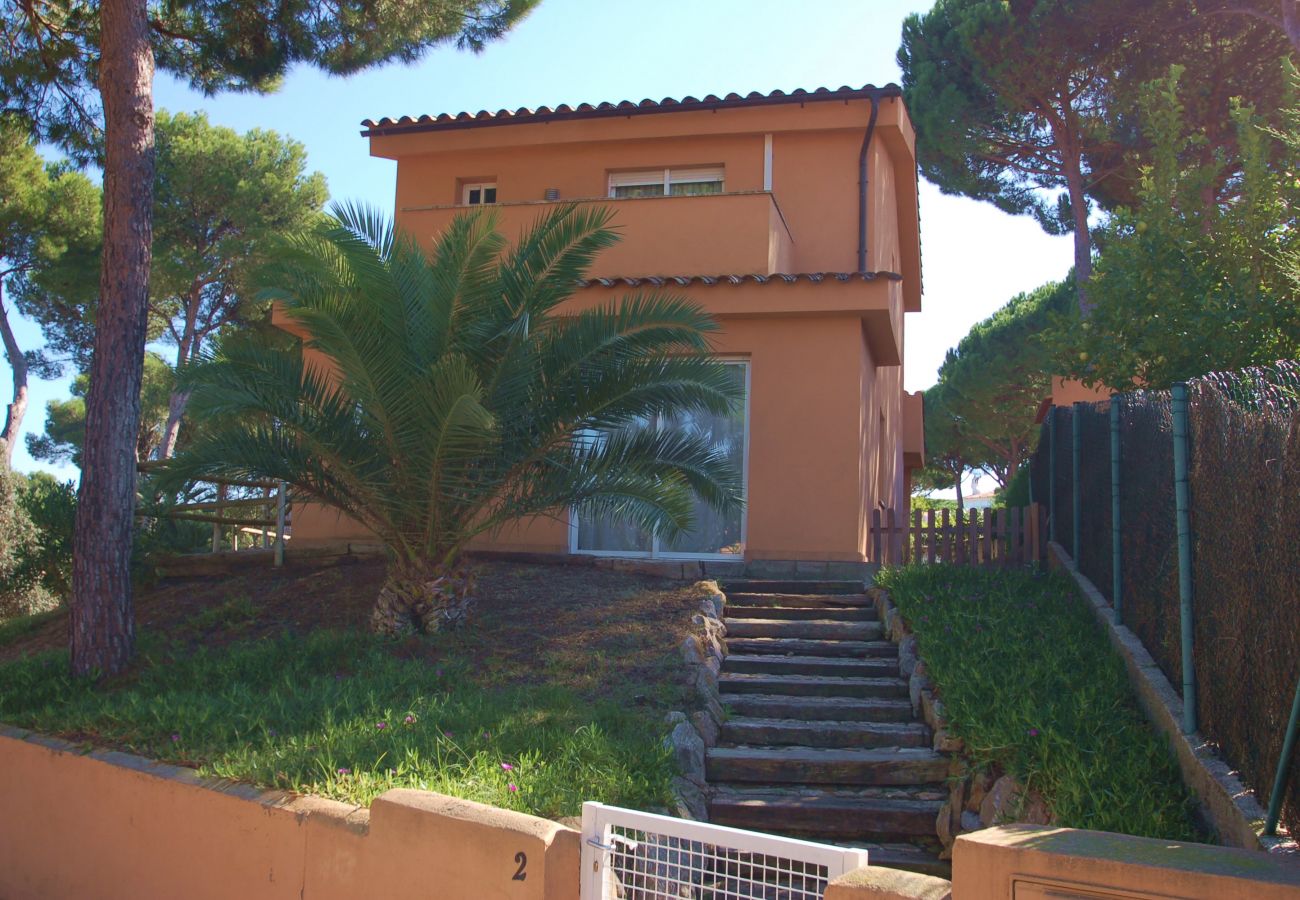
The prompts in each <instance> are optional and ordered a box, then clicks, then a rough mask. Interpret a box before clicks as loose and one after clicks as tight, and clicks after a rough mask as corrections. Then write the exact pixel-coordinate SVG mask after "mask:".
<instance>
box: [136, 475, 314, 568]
mask: <svg viewBox="0 0 1300 900" xmlns="http://www.w3.org/2000/svg"><path fill="white" fill-rule="evenodd" d="M162 465H163V463H162V462H159V461H156V460H150V461H147V462H141V463H139V464H138V466H137V468H138V470H139V471H140V472H141V473H146V474H147V473H148V472H150V471H154V470H156V469H158V468H159V467H160V466H162ZM202 484H210V485H212V487H213V490H214V492H215V494H216V497H215V499H213V500H202V501H199V502H195V503H178V504H175V505H173V506H170V507H168V508H167V511H166V517H167V518H169V519H174V520H176V521H180V522H209V523H211V524H212V552H213V553H217V552H219V551H220V550H221V549H222V545H223V543H224V541H225V534H226V530H227V529H230V548H231V549H232V550H239V544H240V536H241V535H243V536H245V537H246V538H247V539H248V542H249V544H248V546H250V547H256V546H257V543H258V540H259V539H260V541H261V545H262V547H263V548H265V549H274V551H275V565H277V566H280V565H283V564H284V543H285V540H286V538H287V537H288V535H289V529H290V528H291V527H292V526H291V521H290V517H289V492H288V489H287V487H286V485H285V483H284V482H283V481H261V480H253V481H239V480H235V479H214V480H211V481H206V482H202ZM232 488H234V489H236V490H238V491H240V492H241V493H242V494H243V495H242V496H234V497H232V496H230V494H231V489H232ZM249 491H261V492H262V495H261V496H256V495H253V496H249V495H248V494H247V492H249ZM137 515H142V513H137ZM272 536H274V538H273V537H272Z"/></svg>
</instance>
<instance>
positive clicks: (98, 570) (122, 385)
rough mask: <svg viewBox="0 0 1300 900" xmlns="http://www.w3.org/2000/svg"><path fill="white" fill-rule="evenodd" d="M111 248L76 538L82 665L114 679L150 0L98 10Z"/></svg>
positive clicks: (113, 2)
mask: <svg viewBox="0 0 1300 900" xmlns="http://www.w3.org/2000/svg"><path fill="white" fill-rule="evenodd" d="M100 28H101V38H100V63H99V90H100V96H101V98H102V100H103V104H104V123H105V129H104V152H105V162H104V251H103V267H102V269H101V271H100V299H99V310H98V316H97V319H96V325H95V344H94V355H93V356H92V358H91V367H90V392H89V395H88V396H87V398H86V444H85V450H84V452H83V455H82V466H81V488H80V490H79V491H78V494H77V526H76V534H75V538H74V541H73V565H72V602H71V617H70V630H71V645H72V671H73V673H74V674H79V675H85V674H91V673H98V674H101V675H114V674H116V673H118V672H120V671H122V670H123V669H124V668H125V667H126V665H127V663H128V662H129V661H130V658H131V653H132V650H133V649H134V643H135V622H134V617H133V614H132V609H131V573H130V562H131V536H132V525H133V519H134V514H135V482H136V478H135V474H136V473H135V452H136V432H137V431H138V430H139V424H140V380H141V373H142V371H143V368H144V346H145V324H146V311H147V302H148V287H149V265H150V259H151V256H150V248H151V244H152V240H153V181H154V134H153V128H154V113H153V73H154V59H153V50H152V48H151V47H150V45H149V24H148V18H147V7H146V3H145V0H104V2H103V4H102V6H101V7H100Z"/></svg>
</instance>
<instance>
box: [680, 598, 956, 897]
mask: <svg viewBox="0 0 1300 900" xmlns="http://www.w3.org/2000/svg"><path fill="white" fill-rule="evenodd" d="M805 591H815V593H811V592H808V593H805ZM726 594H727V605H726V611H725V616H726V619H725V621H726V626H727V636H726V650H727V653H726V656H725V658H724V660H723V663H722V672H721V674H720V676H719V677H718V688H719V692H720V694H721V700H722V705H723V707H724V709H725V710H726V711H727V713H728V718H727V721H726V722H725V723H724V724H723V725H722V729H721V732H720V735H719V739H718V742H717V744H716V746H714V747H712V748H711V749H709V750H708V752H707V755H706V760H705V771H706V776H707V778H708V782H709V787H710V801H709V820H710V821H712V822H716V823H718V824H721V825H733V826H736V827H738V828H749V829H753V830H757V831H766V832H770V833H776V834H786V835H790V836H794V837H805V838H809V839H813V840H821V841H827V842H831V843H839V844H846V845H852V846H859V847H866V848H867V849H868V851H869V856H870V859H871V862H872V864H873V865H884V866H892V867H895V868H903V869H911V870H914V871H920V872H926V873H928V874H938V875H946V874H947V873H948V871H949V867H948V864H947V863H946V862H943V861H941V860H940V859H939V858H938V855H939V851H940V849H941V847H940V843H939V840H938V837H937V829H936V819H937V817H938V815H939V813H940V810H941V808H942V807H943V803H944V801H945V800H946V799H947V798H948V787H947V785H946V784H945V779H946V778H947V777H948V772H949V760H948V757H946V756H945V755H943V754H941V753H936V752H935V751H934V750H932V749H931V745H932V742H933V735H932V734H931V731H930V728H929V727H928V726H927V725H925V724H924V722H922V721H921V720H920V718H919V717H918V716H917V715H916V714H915V713H914V711H913V707H912V703H911V701H910V699H909V697H908V684H907V681H906V680H904V679H903V678H902V677H901V675H900V672H899V668H898V647H897V646H896V645H895V644H893V643H891V642H890V641H888V640H886V639H885V636H884V634H883V633H882V626H881V623H880V621H879V619H878V617H877V613H876V607H875V605H874V603H873V602H872V600H871V599H870V598H869V597H867V596H866V595H865V594H864V593H862V584H861V582H830V583H827V582H820V583H815V584H810V585H809V584H802V583H799V582H733V583H731V584H730V585H728V588H727V590H726Z"/></svg>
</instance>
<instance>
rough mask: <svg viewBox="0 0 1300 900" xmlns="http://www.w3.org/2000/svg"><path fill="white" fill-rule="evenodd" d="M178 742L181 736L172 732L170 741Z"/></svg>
mask: <svg viewBox="0 0 1300 900" xmlns="http://www.w3.org/2000/svg"><path fill="white" fill-rule="evenodd" d="M180 742H181V736H180V735H179V734H173V735H172V743H173V744H179V743H180Z"/></svg>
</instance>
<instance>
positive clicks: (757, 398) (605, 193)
mask: <svg viewBox="0 0 1300 900" xmlns="http://www.w3.org/2000/svg"><path fill="white" fill-rule="evenodd" d="M363 125H364V128H365V130H364V131H363V132H362V134H363V136H365V137H367V138H369V140H370V152H371V154H372V155H374V156H380V157H385V158H388V159H393V160H396V161H397V196H396V219H397V224H398V226H399V227H401V228H402V229H405V230H406V231H408V232H410V233H411V234H413V235H415V236H416V238H417V239H418V240H420V241H422V242H426V243H428V244H430V245H431V244H432V241H433V239H434V236H435V235H436V234H438V233H439V231H440V230H441V229H443V228H445V227H446V226H447V224H448V223H449V222H450V220H451V219H452V217H453V216H456V215H457V214H459V213H462V212H464V211H465V210H466V209H472V208H475V207H479V206H483V205H488V204H490V205H492V206H494V207H495V208H496V210H497V212H498V215H499V217H500V223H501V227H502V229H503V232H504V234H505V235H506V236H507V238H512V237H513V236H515V235H517V234H518V233H519V231H520V230H521V229H522V228H523V227H525V226H526V225H527V224H528V223H530V222H531V221H532V220H533V219H535V218H536V217H537V215H538V214H539V213H540V212H541V211H543V210H544V209H546V208H547V207H548V206H549V205H551V204H555V203H573V202H577V203H598V204H601V205H603V206H606V207H609V208H610V209H611V210H612V211H613V213H614V224H615V225H616V226H617V227H619V228H620V229H621V231H622V234H623V240H622V242H621V243H620V244H619V245H617V246H616V247H614V248H613V249H611V250H609V251H607V252H606V253H604V254H603V255H602V256H601V257H600V258H599V259H598V260H597V262H596V265H595V268H594V270H593V271H592V272H591V273H590V276H591V277H590V279H589V280H587V281H586V282H585V283H583V284H581V285H575V288H574V294H573V297H572V298H571V299H570V300H568V301H566V303H567V307H568V308H569V309H571V310H574V311H577V310H580V309H583V308H585V307H590V306H592V305H596V304H602V303H606V302H607V301H609V300H610V299H611V298H613V297H617V296H619V295H622V294H625V293H629V292H631V291H634V290H636V289H639V288H646V287H664V288H668V289H671V290H672V291H674V292H677V293H681V294H685V295H687V296H689V297H691V298H692V299H694V300H695V301H697V302H698V303H700V304H701V305H702V306H704V307H705V308H706V309H707V310H709V311H710V312H711V313H712V314H713V315H714V316H716V317H717V318H718V320H719V321H720V323H721V326H722V330H721V334H720V336H719V337H718V339H717V341H716V346H717V353H718V356H719V358H721V359H722V360H725V361H726V362H727V364H728V365H730V366H732V367H733V371H734V373H735V378H736V379H737V381H738V382H739V383H741V384H742V385H743V386H744V388H745V393H746V397H747V402H746V404H745V406H744V408H743V409H740V410H737V411H736V413H735V414H734V415H732V416H730V417H726V418H707V417H695V418H692V419H691V420H690V421H677V422H666V423H660V424H661V427H687V428H693V429H703V430H704V431H705V432H706V433H708V434H710V435H712V437H713V439H714V440H716V441H718V442H719V444H720V445H723V446H725V447H726V448H727V449H728V452H730V453H731V454H732V455H733V457H734V458H735V460H736V463H737V464H738V465H739V466H740V467H741V468H742V470H743V471H744V475H745V485H746V488H745V490H746V508H745V509H744V511H743V512H738V513H736V514H734V515H731V516H726V517H723V516H718V515H716V514H713V513H712V512H710V511H708V510H702V515H701V522H700V527H699V528H697V529H696V531H695V532H693V533H692V534H691V535H688V536H686V537H685V538H683V539H680V540H677V541H675V542H672V543H668V542H665V541H659V540H656V539H653V538H651V537H649V536H647V535H643V534H640V533H637V532H636V531H635V530H634V529H632V528H630V527H628V526H626V525H624V524H622V523H620V522H612V521H602V520H594V519H593V520H589V519H587V518H584V517H582V516H577V515H573V514H570V513H568V512H565V511H558V512H557V514H556V515H555V516H554V517H550V518H538V519H533V520H528V521H523V522H520V523H518V524H517V525H516V526H513V527H511V528H508V529H507V530H505V531H504V532H502V533H500V534H498V535H496V536H495V537H494V538H493V539H492V540H491V541H488V542H485V543H484V545H483V546H484V547H485V548H491V549H496V550H502V551H524V552H532V553H577V554H601V555H611V556H641V557H683V558H689V559H701V560H707V561H719V562H727V561H731V562H737V561H740V560H744V561H745V562H746V563H747V564H748V567H749V569H750V570H751V571H759V570H762V571H766V572H771V573H776V572H781V571H783V572H788V573H790V574H793V573H794V571H795V568H796V565H795V564H801V565H799V566H798V568H799V570H800V572H805V571H806V572H822V573H826V572H828V571H833V572H849V571H852V572H857V571H859V570H860V568H861V566H862V564H863V563H865V562H867V561H868V553H869V544H870V541H869V522H870V513H871V511H872V510H874V509H888V508H894V509H905V508H906V504H907V498H908V494H909V491H908V483H909V473H910V471H911V469H913V468H915V467H917V466H919V465H920V464H921V461H922V460H921V452H922V448H921V446H920V440H921V438H920V435H921V433H922V432H921V422H920V415H921V408H920V402H919V396H918V397H916V398H908V399H907V400H906V401H905V399H904V391H903V369H902V366H903V330H904V321H905V317H906V314H907V313H909V312H916V311H918V310H920V308H921V259H920V239H919V232H918V218H917V215H918V213H917V170H916V162H915V139H914V134H913V131H912V127H911V124H910V122H909V120H908V116H907V111H906V109H905V108H904V106H903V101H902V98H901V91H900V90H899V89H898V88H897V87H896V86H892V85H891V86H887V87H883V88H877V87H872V86H867V87H863V88H847V87H845V88H840V89H838V90H828V89H825V88H821V89H818V90H815V91H804V90H797V91H793V92H791V93H783V92H780V91H775V92H773V93H770V94H759V93H752V94H749V95H747V96H743V97H742V96H739V95H736V94H729V95H727V96H726V97H716V96H707V97H705V98H703V99H695V98H686V99H683V100H670V99H666V100H662V101H658V102H656V101H651V100H643V101H641V102H640V103H633V102H628V101H624V102H622V103H617V104H612V103H602V104H600V105H590V104H585V103H584V104H581V105H579V106H575V107H570V106H567V105H562V106H558V107H555V108H549V107H542V108H539V109H535V110H530V109H519V110H515V111H513V112H511V111H508V110H501V111H498V112H495V113H493V112H487V111H483V112H479V113H477V114H470V113H461V114H459V115H445V114H444V115H438V116H420V117H419V118H407V117H403V118H400V119H396V120H393V119H381V120H379V121H370V120H367V121H366V122H364V123H363ZM359 539H364V533H363V532H362V531H361V530H360V528H359V526H357V525H356V524H355V523H351V522H349V521H348V520H346V519H341V518H340V517H339V516H338V515H337V514H336V513H334V512H332V511H329V510H324V509H320V508H314V507H310V506H308V507H306V508H298V509H295V513H294V542H295V543H296V544H304V543H306V544H313V543H328V542H337V541H340V540H359ZM826 563H834V564H838V565H835V566H830V567H828V566H827V565H825V564H826Z"/></svg>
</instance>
